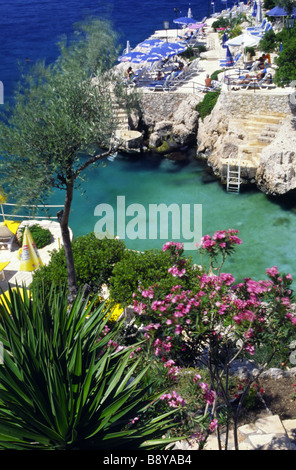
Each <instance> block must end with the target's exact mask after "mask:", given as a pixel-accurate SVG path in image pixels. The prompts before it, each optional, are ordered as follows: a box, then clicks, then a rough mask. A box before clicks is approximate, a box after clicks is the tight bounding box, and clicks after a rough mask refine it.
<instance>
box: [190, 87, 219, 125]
mask: <svg viewBox="0 0 296 470" xmlns="http://www.w3.org/2000/svg"><path fill="white" fill-rule="evenodd" d="M219 95H220V92H219V91H210V92H209V93H207V94H206V95H205V97H204V99H203V100H202V101H201V102H200V103H198V104H197V106H196V110H197V111H198V112H199V115H200V117H201V119H202V120H203V119H204V118H205V117H206V116H208V115H209V114H211V112H212V111H213V109H214V107H215V105H216V103H217V100H218V98H219Z"/></svg>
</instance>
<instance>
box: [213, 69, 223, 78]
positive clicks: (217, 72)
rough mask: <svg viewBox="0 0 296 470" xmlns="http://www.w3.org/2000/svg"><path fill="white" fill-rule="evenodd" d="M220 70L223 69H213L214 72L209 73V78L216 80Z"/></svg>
mask: <svg viewBox="0 0 296 470" xmlns="http://www.w3.org/2000/svg"><path fill="white" fill-rule="evenodd" d="M221 72H223V70H215V72H213V73H212V75H211V79H212V80H218V75H219V73H221Z"/></svg>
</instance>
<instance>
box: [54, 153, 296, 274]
mask: <svg viewBox="0 0 296 470" xmlns="http://www.w3.org/2000/svg"><path fill="white" fill-rule="evenodd" d="M86 176H87V182H85V183H83V184H82V188H83V189H85V191H86V194H85V196H82V195H80V194H79V193H78V192H76V193H75V197H74V201H73V211H72V214H71V218H70V226H71V228H72V230H73V233H74V236H78V235H82V234H86V233H88V232H90V231H93V230H94V228H95V224H96V222H98V220H101V217H98V216H97V217H96V216H95V215H94V211H95V207H96V206H97V205H99V204H102V203H105V204H109V205H110V206H112V208H114V210H115V217H116V205H117V196H124V197H125V203H126V206H129V205H130V204H133V203H138V204H141V205H142V206H143V207H145V208H147V213H148V206H149V204H152V203H154V204H160V203H164V204H166V205H167V206H168V205H170V204H172V203H177V204H179V205H182V204H190V205H191V207H193V205H194V204H201V205H202V235H205V234H213V233H214V232H215V231H216V230H222V229H228V228H234V229H237V230H239V232H240V233H239V236H240V238H242V240H243V244H242V245H240V246H238V247H237V250H236V254H235V255H234V256H233V257H232V258H229V260H228V261H227V263H226V264H225V266H224V271H228V272H231V273H232V274H233V275H234V276H235V277H236V279H237V280H240V279H242V278H243V277H253V278H255V279H261V278H265V270H266V268H269V267H272V266H274V265H276V266H278V268H279V270H280V271H284V272H286V273H287V272H291V274H292V275H293V277H295V276H296V259H295V251H296V250H295V232H296V212H295V208H296V198H295V196H294V200H293V198H292V197H291V196H290V197H289V198H287V197H285V198H277V199H270V198H268V197H267V196H266V195H264V194H263V193H261V192H259V191H257V190H256V189H251V190H242V191H241V193H240V194H238V195H237V194H230V193H227V192H226V191H225V187H224V186H222V185H220V184H219V182H217V181H216V180H212V179H210V181H208V182H205V181H206V180H208V178H207V173H206V171H205V165H204V164H203V163H199V162H196V161H190V160H189V161H188V162H186V163H184V162H182V163H180V162H179V163H176V162H172V161H168V160H164V159H159V157H154V158H152V157H150V158H147V157H143V156H142V157H141V156H135V157H134V156H130V157H123V156H119V157H118V158H117V159H116V160H115V161H114V162H107V166H106V167H105V168H102V167H101V168H95V167H93V168H91V169H90V170H89V171H88V172H87V173H86ZM62 198H63V194H62V195H58V194H56V195H55V196H54V198H53V200H54V201H55V202H56V203H57V202H59V203H61V202H62V201H63V199H62ZM129 220H131V217H127V218H126V222H128V221H129ZM190 220H191V222H192V214H191V219H190ZM147 222H149V220H147ZM150 223H151V220H150ZM191 227H192V228H193V222H192V223H191ZM171 239H172V236H170V237H169V240H171ZM181 241H188V238H186V239H185V240H184V238H183V239H182V238H181ZM125 242H126V245H127V246H128V247H129V248H134V249H138V250H144V249H147V248H148V249H149V248H161V247H162V245H163V243H164V242H165V240H159V239H157V240H150V239H146V240H139V239H138V240H130V239H128V238H127V239H126V240H125ZM187 254H188V255H190V256H193V259H194V261H195V262H199V261H200V258H199V255H198V254H197V251H188V252H187Z"/></svg>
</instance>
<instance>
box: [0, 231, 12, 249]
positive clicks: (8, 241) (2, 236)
mask: <svg viewBox="0 0 296 470" xmlns="http://www.w3.org/2000/svg"><path fill="white" fill-rule="evenodd" d="M14 237H15V235H14V234H13V233H12V232H11V231H10V230H9V228H8V227H7V226H6V225H2V226H0V248H4V249H6V250H9V251H11V250H12V243H13V240H14Z"/></svg>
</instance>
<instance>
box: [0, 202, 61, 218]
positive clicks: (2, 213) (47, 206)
mask: <svg viewBox="0 0 296 470" xmlns="http://www.w3.org/2000/svg"><path fill="white" fill-rule="evenodd" d="M0 206H1V209H2V210H1V215H2V217H3V219H5V217H13V218H20V219H31V218H32V217H34V219H44V216H40V215H34V216H32V215H18V214H5V213H4V211H3V206H14V207H42V208H43V209H46V208H53V207H55V208H58V207H64V205H63V204H36V205H35V204H20V205H19V204H13V203H10V202H4V203H1V204H0ZM47 218H49V219H57V216H50V215H49V216H47Z"/></svg>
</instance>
